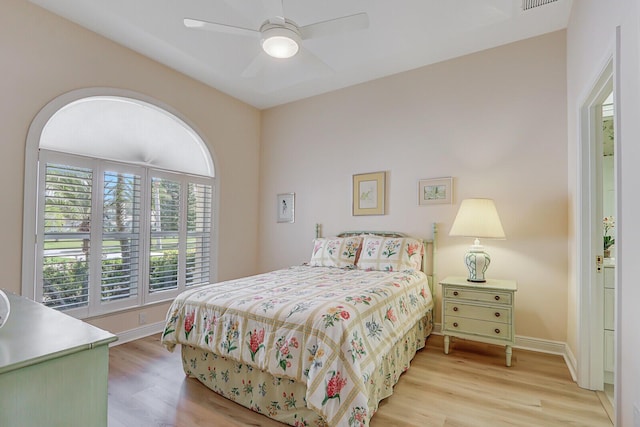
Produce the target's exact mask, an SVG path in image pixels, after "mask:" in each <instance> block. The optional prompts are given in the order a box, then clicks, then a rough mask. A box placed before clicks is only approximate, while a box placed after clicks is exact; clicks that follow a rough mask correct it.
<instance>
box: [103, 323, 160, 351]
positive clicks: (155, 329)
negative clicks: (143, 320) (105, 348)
mask: <svg viewBox="0 0 640 427" xmlns="http://www.w3.org/2000/svg"><path fill="white" fill-rule="evenodd" d="M165 323H166V322H165V321H164V320H163V321H162V322H156V323H150V324H148V325H144V326H139V327H137V328H133V329H129V330H128V331H124V332H119V333H117V334H116V335H117V336H118V340H117V341H114V342H112V343H111V344H109V347H114V346H117V345H120V344H125V343H128V342H131V341H135V340H138V339H140V338H145V337H148V336H150V335H155V334H160V333H162V331H163V330H164V325H165Z"/></svg>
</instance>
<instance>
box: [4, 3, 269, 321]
mask: <svg viewBox="0 0 640 427" xmlns="http://www.w3.org/2000/svg"><path fill="white" fill-rule="evenodd" d="M0 10H1V11H0V70H2V71H1V73H0V75H1V77H2V78H0V94H1V95H2V96H1V97H0V165H1V167H0V180H1V181H2V182H3V183H5V185H4V186H3V189H2V202H3V207H2V210H1V213H0V218H1V219H2V220H1V221H0V229H1V231H2V232H1V235H2V242H3V244H2V246H1V247H0V270H1V271H2V275H3V280H2V283H1V284H0V288H4V289H8V290H9V291H11V292H14V293H17V294H19V293H20V290H21V286H20V280H21V277H20V276H21V265H22V260H21V254H22V249H21V247H22V217H23V214H25V213H24V212H23V211H22V202H23V178H24V155H25V143H26V136H27V131H28V129H29V125H30V123H31V121H32V120H33V118H34V117H35V115H36V114H37V113H38V111H39V110H40V109H41V108H42V107H44V106H45V104H47V103H48V102H49V101H50V100H52V99H53V98H55V97H57V96H59V95H61V94H63V93H66V92H69V91H72V90H75V89H79V88H84V87H100V86H107V87H114V88H122V89H128V90H131V91H135V92H138V93H142V94H144V95H147V96H149V97H152V98H154V99H157V100H158V101H160V102H162V103H164V104H167V105H169V106H171V107H172V108H174V109H175V110H176V111H178V112H179V113H180V114H181V115H182V116H183V117H185V118H187V119H188V120H189V121H190V122H191V123H193V124H194V125H195V126H196V127H197V128H198V129H199V130H200V131H201V133H202V135H203V137H204V138H205V139H206V141H207V143H208V144H209V146H210V149H211V151H212V152H213V154H214V156H215V160H216V174H217V179H218V184H219V185H218V191H219V200H220V211H219V212H218V215H219V244H220V247H221V248H223V250H222V251H220V256H219V269H218V271H219V278H221V279H225V278H232V277H238V276H242V275H247V274H251V273H253V272H254V271H255V266H256V264H257V260H256V253H257V250H256V246H257V245H256V243H255V233H256V231H257V227H258V225H257V213H256V212H257V208H258V206H257V203H258V166H259V163H258V157H259V153H260V150H259V136H260V111H258V110H257V109H255V108H253V107H250V106H248V105H246V104H244V103H242V102H240V101H238V100H236V99H233V98H231V97H229V96H227V95H224V94H222V93H220V92H219V91H217V90H215V89H212V88H210V87H208V86H205V85H204V84H202V83H199V82H196V81H195V80H193V79H190V78H188V77H186V76H184V75H183V74H180V73H178V72H176V71H173V70H171V69H169V68H167V67H165V66H162V65H160V64H158V63H157V62H154V61H152V60H150V59H148V58H146V57H143V56H141V55H138V54H136V53H134V52H133V51H131V50H129V49H126V48H124V47H122V46H120V45H117V44H115V43H113V42H111V41H108V40H106V39H105V38H103V37H101V36H98V35H97V34H95V33H92V32H90V31H87V30H85V29H83V28H81V27H79V26H77V25H75V24H72V23H70V22H69V21H66V20H64V19H62V18H59V17H57V16H55V15H53V14H51V13H49V12H47V11H45V10H43V9H41V8H39V7H37V6H34V5H33V4H31V3H29V2H27V1H26V0H2V6H1V7H0ZM239 194H241V195H242V197H238V195H239ZM26 214H27V215H31V214H32V213H30V212H27V213H26ZM237 254H242V259H240V260H239V257H238V255H237ZM166 309H167V305H162V306H155V307H152V308H147V309H145V310H146V311H147V320H148V322H149V323H154V322H158V321H161V320H163V319H164V317H165V313H166ZM92 323H94V324H97V325H99V326H100V327H102V328H105V329H108V330H110V331H112V332H121V331H125V330H128V329H132V328H135V327H137V326H138V312H137V311H135V310H134V311H127V312H124V313H120V314H117V315H112V316H106V317H102V318H99V319H94V320H92Z"/></svg>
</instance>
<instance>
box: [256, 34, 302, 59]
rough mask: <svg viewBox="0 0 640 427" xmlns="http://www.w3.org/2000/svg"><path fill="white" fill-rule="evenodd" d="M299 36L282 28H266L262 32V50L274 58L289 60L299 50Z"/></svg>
mask: <svg viewBox="0 0 640 427" xmlns="http://www.w3.org/2000/svg"><path fill="white" fill-rule="evenodd" d="M300 43H301V40H300V35H299V34H297V33H296V31H294V30H292V29H289V28H284V27H275V28H266V29H264V30H263V31H262V49H263V50H264V51H265V52H266V53H267V55H269V56H272V57H274V58H281V59H286V58H291V57H292V56H294V55H295V54H296V53H298V50H299V49H300Z"/></svg>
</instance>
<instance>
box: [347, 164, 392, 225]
mask: <svg viewBox="0 0 640 427" xmlns="http://www.w3.org/2000/svg"><path fill="white" fill-rule="evenodd" d="M386 175H387V174H386V172H371V173H363V174H357V175H353V195H352V207H353V212H352V213H353V215H354V216H357V215H384V214H385V208H386V207H385V182H386Z"/></svg>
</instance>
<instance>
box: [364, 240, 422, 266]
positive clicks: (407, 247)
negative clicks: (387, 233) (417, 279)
mask: <svg viewBox="0 0 640 427" xmlns="http://www.w3.org/2000/svg"><path fill="white" fill-rule="evenodd" d="M423 254H424V244H423V243H422V241H420V240H417V239H412V238H409V237H380V236H367V237H365V238H364V241H363V242H362V251H361V253H360V259H359V260H358V268H359V269H361V270H381V271H404V270H420V269H421V268H422V255H423Z"/></svg>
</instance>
